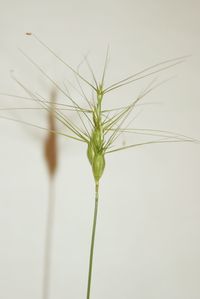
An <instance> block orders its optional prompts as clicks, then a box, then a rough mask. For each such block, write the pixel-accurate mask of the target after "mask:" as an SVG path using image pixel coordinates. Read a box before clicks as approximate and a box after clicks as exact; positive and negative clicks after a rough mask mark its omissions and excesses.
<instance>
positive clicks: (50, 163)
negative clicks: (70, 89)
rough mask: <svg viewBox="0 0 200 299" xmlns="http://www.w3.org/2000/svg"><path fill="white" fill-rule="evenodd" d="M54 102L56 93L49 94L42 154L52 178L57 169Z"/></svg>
mask: <svg viewBox="0 0 200 299" xmlns="http://www.w3.org/2000/svg"><path fill="white" fill-rule="evenodd" d="M55 102H56V91H55V90H52V92H51V104H50V109H49V111H48V127H49V133H48V135H47V137H46V140H45V146H44V153H45V159H46V162H47V167H48V171H49V175H50V176H51V177H53V176H54V175H55V172H56V168H57V137H56V134H55V133H54V132H55V131H56V117H55V109H56V108H55Z"/></svg>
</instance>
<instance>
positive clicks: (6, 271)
mask: <svg viewBox="0 0 200 299" xmlns="http://www.w3.org/2000/svg"><path fill="white" fill-rule="evenodd" d="M0 4H1V10H0V78H1V79H0V91H1V92H8V93H13V94H23V92H22V91H21V90H20V88H19V87H18V86H17V85H16V83H15V82H14V81H13V80H12V79H11V77H10V73H9V71H10V70H15V74H16V76H18V77H19V78H20V80H21V81H22V82H26V84H28V86H29V88H30V89H31V90H34V91H37V90H39V91H41V90H42V92H43V93H44V94H45V92H46V97H47V98H48V92H49V84H47V82H46V81H45V79H44V77H42V76H41V74H40V73H39V72H38V71H36V70H35V69H34V68H33V66H31V65H30V63H28V62H27V60H26V59H25V58H24V57H23V56H22V55H21V53H20V52H19V50H18V48H21V49H23V50H24V51H25V52H26V53H28V54H29V55H30V57H32V58H34V59H35V60H36V61H37V62H38V64H40V65H43V66H44V67H45V70H46V71H50V72H51V74H55V75H56V79H57V78H58V79H59V80H60V82H62V80H65V79H66V78H65V68H64V67H63V66H62V65H61V64H60V63H59V62H56V60H55V59H53V58H52V56H51V55H49V54H48V53H47V51H46V50H44V49H42V47H41V46H40V45H39V44H38V43H37V42H36V41H35V40H34V39H32V38H28V37H26V36H25V35H24V33H25V32H27V31H31V32H34V33H35V34H37V35H38V36H39V37H40V38H41V39H42V40H43V41H45V42H46V43H47V44H48V45H49V46H50V47H51V48H52V49H54V50H55V51H56V52H57V53H58V55H60V56H61V57H63V58H64V59H65V60H66V61H68V62H69V63H70V64H71V65H73V66H76V65H77V64H78V63H79V62H80V61H81V60H82V57H83V55H84V54H86V53H87V52H88V51H89V53H90V54H89V57H91V63H92V65H93V66H94V69H95V72H96V73H97V74H100V72H101V69H102V64H103V61H104V57H105V51H106V48H107V45H108V44H109V45H110V49H111V50H110V63H109V69H108V77H107V80H108V81H109V82H108V84H109V83H112V82H114V81H116V80H120V79H121V78H123V77H124V76H126V75H129V74H132V73H134V72H137V71H139V70H141V69H142V68H144V67H146V66H149V65H151V64H154V63H157V62H160V61H162V60H165V59H168V58H174V57H177V56H182V55H191V57H190V58H189V59H187V61H186V62H185V63H184V64H182V65H180V66H176V67H175V68H172V69H170V70H168V71H167V72H166V73H162V74H160V75H159V76H158V77H161V78H162V79H166V78H169V77H172V76H175V77H174V78H173V80H171V81H169V82H168V83H166V84H165V85H163V86H162V87H160V88H159V89H158V90H156V91H154V92H153V93H152V94H151V95H150V96H149V97H148V99H146V102H148V101H149V102H159V103H160V104H159V105H152V106H151V105H150V106H148V105H147V106H144V107H143V108H142V111H141V112H142V113H141V114H140V115H139V116H138V118H137V119H136V124H135V125H136V127H141V128H148V127H149V128H154V129H162V130H164V129H166V130H171V131H175V132H179V133H182V134H186V135H189V136H192V137H195V138H200V120H199V113H200V91H199V78H200V55H199V53H200V40H199V36H200V13H199V11H200V4H199V1H195V0H190V1H186V0H182V1H180V0H173V1H171V0H169V1H164V0H160V1H158V0H149V1H147V0H140V1H134V0H132V1H131V0H129V1H128V0H124V1H121V0H120V1H112V0H108V1H105V0H103V1H96V0H95V1H82V2H81V1H77V0H74V1H71V0H66V1H64V0H63V1H62V0H58V1H55V0H54V1H33V0H31V1H17V0H15V1H10V0H9V1H3V0H1V1H0ZM47 54H48V55H47ZM68 75H69V72H67V76H68ZM57 76H58V77H57ZM67 79H68V78H67ZM69 79H70V77H69ZM149 82H150V81H149V80H145V81H144V84H143V82H140V85H132V86H130V87H127V88H123V89H122V90H121V91H120V92H119V93H117V92H115V93H113V94H112V96H111V98H112V103H116V106H120V105H124V102H126V101H129V100H130V99H131V98H133V97H134V96H135V95H136V92H137V91H138V90H139V89H140V88H142V87H143V88H144V87H146V85H147V84H148V83H149ZM106 100H107V101H109V98H108V99H106ZM126 103H127V102H126ZM16 104H17V105H18V104H20V102H19V101H16V100H15V99H11V98H8V97H4V96H1V97H0V106H1V107H7V106H9V107H12V106H13V107H14V106H16ZM27 104H28V103H27ZM27 104H26V106H27ZM106 105H108V106H107V107H109V103H108V104H106ZM1 115H7V116H11V117H15V118H16V117H20V119H25V120H29V118H30V122H32V123H36V124H37V123H39V122H40V123H41V122H42V121H43V122H45V121H46V118H45V114H44V115H43V114H42V113H39V112H38V113H37V112H36V111H34V112H26V111H23V112H22V113H21V114H18V113H16V112H13V114H12V113H11V114H9V113H6V112H1ZM0 136H1V141H0V144H1V145H0V298H2V299H27V298H28V299H39V298H41V288H42V270H43V268H42V267H43V244H44V231H45V230H44V227H45V217H46V206H47V198H48V174H47V169H46V165H45V162H44V159H43V139H44V137H45V134H44V133H43V134H42V133H41V132H40V131H39V130H37V129H33V128H28V127H25V126H23V125H21V124H17V123H13V122H11V121H7V120H3V119H0ZM59 144H60V149H59V154H60V155H59V170H58V174H57V178H56V193H57V197H56V211H55V217H56V224H55V229H54V245H53V257H52V260H53V266H52V280H51V299H64V298H65V299H66V298H69V299H82V298H85V293H86V282H87V270H88V257H89V242H90V234H91V221H92V214H93V204H94V186H93V179H92V174H91V169H90V166H89V163H88V161H87V159H86V154H85V153H86V148H85V147H84V145H82V144H79V143H76V142H71V141H70V140H65V138H60V139H59ZM199 153H200V145H197V144H191V143H182V144H165V145H148V146H145V147H141V148H137V149H130V150H128V151H123V152H119V153H115V154H113V155H108V156H107V163H106V170H105V174H104V176H103V178H102V181H101V188H100V210H99V218H98V226H97V238H96V247H95V260H94V272H93V274H94V275H93V284H92V296H91V299H108V298H109V299H133V298H137V299H198V298H200V285H199V280H200V255H199V252H200V234H199V227H200V198H199V195H200V187H199V177H200V155H199Z"/></svg>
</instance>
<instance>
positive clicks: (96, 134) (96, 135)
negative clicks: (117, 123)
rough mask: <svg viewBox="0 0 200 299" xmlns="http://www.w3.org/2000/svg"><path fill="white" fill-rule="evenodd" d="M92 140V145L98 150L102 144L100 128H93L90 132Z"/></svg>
mask: <svg viewBox="0 0 200 299" xmlns="http://www.w3.org/2000/svg"><path fill="white" fill-rule="evenodd" d="M92 142H93V144H94V146H95V147H96V148H97V149H98V150H100V149H101V146H102V133H101V130H100V129H95V130H94V131H93V133H92Z"/></svg>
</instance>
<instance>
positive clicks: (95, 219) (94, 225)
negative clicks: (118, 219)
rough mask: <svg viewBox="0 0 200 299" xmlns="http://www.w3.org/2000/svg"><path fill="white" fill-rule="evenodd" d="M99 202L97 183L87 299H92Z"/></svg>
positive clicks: (97, 186)
mask: <svg viewBox="0 0 200 299" xmlns="http://www.w3.org/2000/svg"><path fill="white" fill-rule="evenodd" d="M98 202H99V182H96V183H95V207H94V218H93V225H92V239H91V245H90V259H89V271H88V284H87V297H86V298H87V299H90V290H91V280H92V266H93V256H94V243H95V234H96V224H97V214H98Z"/></svg>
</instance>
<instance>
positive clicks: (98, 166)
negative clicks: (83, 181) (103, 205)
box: [92, 153, 105, 182]
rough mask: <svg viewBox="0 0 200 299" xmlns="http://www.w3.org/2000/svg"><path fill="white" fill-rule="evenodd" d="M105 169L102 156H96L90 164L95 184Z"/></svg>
mask: <svg viewBox="0 0 200 299" xmlns="http://www.w3.org/2000/svg"><path fill="white" fill-rule="evenodd" d="M104 168H105V158H104V155H103V154H102V153H101V154H96V155H95V156H94V159H93V163H92V171H93V175H94V178H95V180H96V182H98V181H99V180H100V178H101V176H102V174H103V171H104Z"/></svg>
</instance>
